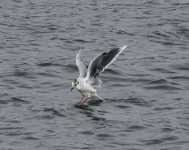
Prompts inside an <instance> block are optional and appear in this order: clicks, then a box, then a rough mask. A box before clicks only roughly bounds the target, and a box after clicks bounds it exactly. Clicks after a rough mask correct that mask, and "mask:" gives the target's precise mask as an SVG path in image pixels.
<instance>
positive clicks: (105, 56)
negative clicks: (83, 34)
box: [71, 45, 127, 104]
mask: <svg viewBox="0 0 189 150" xmlns="http://www.w3.org/2000/svg"><path fill="white" fill-rule="evenodd" d="M126 47H127V45H125V46H123V47H120V48H114V49H111V50H109V51H107V52H104V53H102V54H99V55H98V56H96V57H95V58H94V59H93V60H92V61H91V62H90V64H89V66H88V68H87V67H86V66H85V65H84V63H83V62H82V61H81V53H80V52H78V53H77V55H76V65H77V67H78V69H79V77H78V78H77V79H74V81H73V82H72V88H71V90H72V89H74V88H75V89H77V90H78V91H79V92H80V93H81V95H82V99H81V101H80V102H79V103H78V104H83V103H85V102H86V101H88V100H96V99H100V100H103V99H102V98H100V97H99V96H98V94H97V90H96V89H95V88H94V85H99V84H100V83H102V81H101V80H100V79H99V74H100V73H101V72H103V71H104V70H105V69H106V68H107V67H108V66H109V65H110V64H111V63H113V62H114V61H115V60H116V58H117V57H118V56H119V54H120V53H121V52H122V51H123V50H125V49H126Z"/></svg>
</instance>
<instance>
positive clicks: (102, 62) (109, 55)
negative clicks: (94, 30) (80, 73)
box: [86, 45, 127, 82]
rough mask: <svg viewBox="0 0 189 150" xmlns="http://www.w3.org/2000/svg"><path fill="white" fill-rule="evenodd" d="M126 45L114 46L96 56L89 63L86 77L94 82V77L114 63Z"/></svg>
mask: <svg viewBox="0 0 189 150" xmlns="http://www.w3.org/2000/svg"><path fill="white" fill-rule="evenodd" d="M126 47H127V46H126V45H125V46H123V47H121V48H114V49H111V50H109V51H107V52H104V53H102V54H100V55H98V56H97V57H95V58H94V59H93V60H92V61H91V63H90V64H89V67H88V70H87V76H86V79H87V80H90V81H91V82H93V79H94V78H95V77H97V76H99V74H100V73H101V72H103V71H104V70H105V69H106V68H107V67H108V66H109V65H110V64H111V63H113V62H114V61H115V60H116V58H117V57H118V56H119V54H120V53H121V52H122V51H123V50H124V49H125V48H126Z"/></svg>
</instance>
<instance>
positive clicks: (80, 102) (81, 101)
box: [78, 96, 84, 104]
mask: <svg viewBox="0 0 189 150" xmlns="http://www.w3.org/2000/svg"><path fill="white" fill-rule="evenodd" d="M83 100H84V96H82V98H81V100H80V101H79V102H78V104H82V103H83Z"/></svg>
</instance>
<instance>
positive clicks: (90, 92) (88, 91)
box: [77, 88, 96, 98]
mask: <svg viewBox="0 0 189 150" xmlns="http://www.w3.org/2000/svg"><path fill="white" fill-rule="evenodd" d="M77 90H78V91H79V92H80V93H81V95H83V96H84V97H87V98H90V97H91V96H93V95H94V94H95V92H96V91H95V90H93V89H86V88H78V89H77Z"/></svg>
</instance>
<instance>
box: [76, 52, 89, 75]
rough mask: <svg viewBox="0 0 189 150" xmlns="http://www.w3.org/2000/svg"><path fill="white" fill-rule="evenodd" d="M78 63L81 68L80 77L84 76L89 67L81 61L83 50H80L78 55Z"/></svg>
mask: <svg viewBox="0 0 189 150" xmlns="http://www.w3.org/2000/svg"><path fill="white" fill-rule="evenodd" d="M76 65H77V67H78V69H79V77H80V78H84V77H85V76H86V74H87V67H86V66H85V65H84V63H83V62H82V61H81V52H80V51H79V52H78V53H77V55H76Z"/></svg>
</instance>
